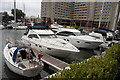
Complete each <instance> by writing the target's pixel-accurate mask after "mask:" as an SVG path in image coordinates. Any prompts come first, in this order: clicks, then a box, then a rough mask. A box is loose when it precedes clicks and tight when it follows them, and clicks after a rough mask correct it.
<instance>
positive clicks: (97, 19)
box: [41, 1, 120, 30]
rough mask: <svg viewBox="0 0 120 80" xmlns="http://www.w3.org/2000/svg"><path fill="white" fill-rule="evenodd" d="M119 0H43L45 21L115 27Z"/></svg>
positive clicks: (42, 9)
mask: <svg viewBox="0 0 120 80" xmlns="http://www.w3.org/2000/svg"><path fill="white" fill-rule="evenodd" d="M119 11H120V10H119V2H44V1H43V2H42V5H41V18H42V20H43V22H45V23H46V22H50V21H51V20H52V21H53V20H54V21H57V22H58V23H59V24H64V25H77V26H86V27H104V28H109V29H113V30H114V29H115V26H116V22H117V20H118V16H119Z"/></svg>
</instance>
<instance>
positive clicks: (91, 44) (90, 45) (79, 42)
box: [58, 36, 103, 49]
mask: <svg viewBox="0 0 120 80" xmlns="http://www.w3.org/2000/svg"><path fill="white" fill-rule="evenodd" d="M58 37H59V38H61V39H64V40H65V41H68V42H70V43H71V44H73V45H74V46H75V47H77V48H86V49H95V48H97V47H99V45H100V44H102V43H103V42H102V41H89V40H84V39H79V38H75V37H61V36H58Z"/></svg>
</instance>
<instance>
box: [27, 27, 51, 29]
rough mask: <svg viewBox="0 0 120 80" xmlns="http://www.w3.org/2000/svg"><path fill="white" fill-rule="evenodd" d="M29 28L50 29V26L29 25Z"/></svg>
mask: <svg viewBox="0 0 120 80" xmlns="http://www.w3.org/2000/svg"><path fill="white" fill-rule="evenodd" d="M27 28H28V29H49V27H48V26H27Z"/></svg>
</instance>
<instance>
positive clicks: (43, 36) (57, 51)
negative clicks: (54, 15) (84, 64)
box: [21, 29, 80, 57]
mask: <svg viewBox="0 0 120 80" xmlns="http://www.w3.org/2000/svg"><path fill="white" fill-rule="evenodd" d="M21 39H22V41H24V42H26V41H27V42H29V43H30V44H31V47H32V48H35V49H37V50H38V51H40V52H42V53H47V54H49V55H53V56H57V57H66V56H68V55H69V54H70V53H77V52H80V51H79V50H78V49H77V48H76V47H75V46H74V45H72V44H71V43H69V42H67V41H64V40H63V39H60V38H57V37H56V36H55V34H54V32H53V31H51V30H50V29H39V30H38V29H31V30H29V31H28V33H27V34H26V35H24V36H22V38H21Z"/></svg>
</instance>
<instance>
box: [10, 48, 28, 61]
mask: <svg viewBox="0 0 120 80" xmlns="http://www.w3.org/2000/svg"><path fill="white" fill-rule="evenodd" d="M26 48H28V47H26V46H22V47H18V48H17V49H16V50H15V51H14V53H13V57H12V60H13V62H15V61H16V56H17V53H18V50H20V49H26Z"/></svg>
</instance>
